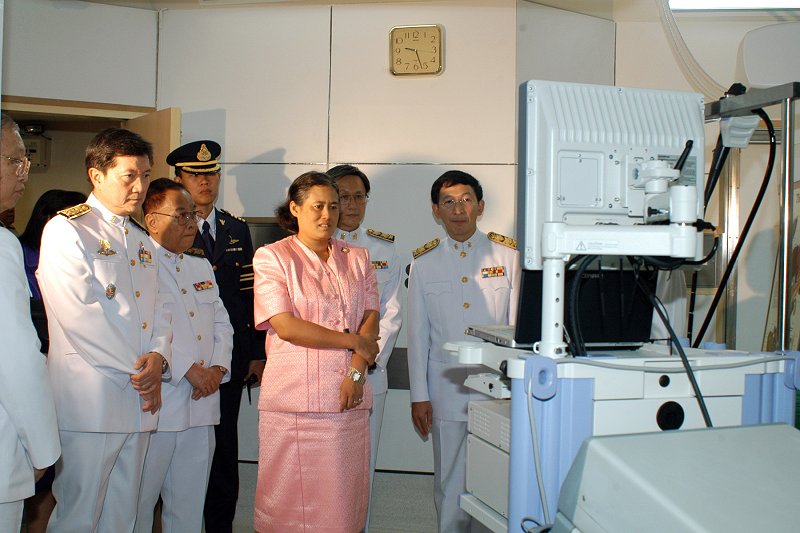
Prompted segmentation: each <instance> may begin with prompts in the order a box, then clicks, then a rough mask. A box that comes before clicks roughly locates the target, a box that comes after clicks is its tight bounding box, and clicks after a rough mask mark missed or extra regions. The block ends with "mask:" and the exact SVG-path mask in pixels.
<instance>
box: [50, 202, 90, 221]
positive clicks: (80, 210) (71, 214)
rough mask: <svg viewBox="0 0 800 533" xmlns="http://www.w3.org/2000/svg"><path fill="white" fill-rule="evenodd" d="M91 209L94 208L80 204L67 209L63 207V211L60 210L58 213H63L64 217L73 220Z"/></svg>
mask: <svg viewBox="0 0 800 533" xmlns="http://www.w3.org/2000/svg"><path fill="white" fill-rule="evenodd" d="M91 210H92V208H91V207H89V206H88V205H86V204H78V205H73V206H72V207H68V208H66V209H62V210H61V211H59V212H58V214H59V215H61V216H62V217H67V218H68V219H69V220H72V219H73V218H78V217H81V216H83V215H85V214H86V213H88V212H89V211H91Z"/></svg>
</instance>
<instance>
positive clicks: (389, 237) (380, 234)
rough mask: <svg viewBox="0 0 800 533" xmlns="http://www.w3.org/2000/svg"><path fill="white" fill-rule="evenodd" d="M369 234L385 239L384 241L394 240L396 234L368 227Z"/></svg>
mask: <svg viewBox="0 0 800 533" xmlns="http://www.w3.org/2000/svg"><path fill="white" fill-rule="evenodd" d="M367 235H370V236H372V237H377V238H378V239H383V240H384V241H389V242H394V235H392V234H391V233H383V232H382V231H376V230H374V229H368V230H367Z"/></svg>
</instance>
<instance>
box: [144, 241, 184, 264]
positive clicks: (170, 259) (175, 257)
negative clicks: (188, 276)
mask: <svg viewBox="0 0 800 533" xmlns="http://www.w3.org/2000/svg"><path fill="white" fill-rule="evenodd" d="M151 240H152V241H153V246H155V248H156V254H157V255H158V257H163V258H164V260H165V261H166V262H167V263H168V264H171V265H174V264H180V262H181V261H183V254H176V253H173V252H170V251H169V250H167V249H166V248H164V247H163V246H161V245H160V244H158V243H157V242H156V240H155V239H152V238H151Z"/></svg>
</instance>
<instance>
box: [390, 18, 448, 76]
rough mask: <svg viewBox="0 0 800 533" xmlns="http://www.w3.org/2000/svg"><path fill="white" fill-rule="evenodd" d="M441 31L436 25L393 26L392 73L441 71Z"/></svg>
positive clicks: (430, 72)
mask: <svg viewBox="0 0 800 533" xmlns="http://www.w3.org/2000/svg"><path fill="white" fill-rule="evenodd" d="M441 31H442V30H441V28H440V27H439V26H436V25H426V26H398V27H395V28H392V31H391V33H390V40H389V42H390V56H391V63H390V65H391V68H390V70H391V73H392V74H394V75H424V74H438V73H439V72H441V71H442V45H441V39H442V35H441Z"/></svg>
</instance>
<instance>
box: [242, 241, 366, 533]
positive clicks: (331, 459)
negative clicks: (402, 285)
mask: <svg viewBox="0 0 800 533" xmlns="http://www.w3.org/2000/svg"><path fill="white" fill-rule="evenodd" d="M253 270H254V273H255V283H254V291H255V306H254V307H255V323H256V328H257V329H261V330H266V331H267V339H266V351H267V363H266V368H265V370H264V375H263V378H262V386H261V392H260V399H259V439H260V445H259V476H258V484H257V487H256V505H255V515H254V522H255V528H256V530H257V531H260V532H267V531H312V530H313V531H328V532H331V533H333V532H341V533H349V532H356V531H360V530H361V529H362V528H363V527H364V521H365V518H366V510H367V503H368V497H369V409H370V407H371V405H372V396H371V390H370V388H369V382H367V384H366V385H365V387H364V402H363V403H362V404H361V405H359V406H358V407H357V408H354V409H351V410H348V411H345V412H341V413H340V412H339V387H340V385H341V383H342V380H343V379H344V376H345V374H346V372H347V370H348V368H349V367H350V359H351V357H352V353H351V352H350V351H349V350H339V349H313V348H305V347H302V346H296V345H294V344H291V343H289V342H286V341H284V340H282V339H281V338H280V337H278V335H277V334H276V333H275V331H274V330H273V329H272V328H271V327H270V324H269V319H270V318H272V317H273V316H275V315H277V314H280V313H287V312H288V313H292V314H294V316H296V317H298V318H301V319H303V320H307V321H309V322H314V323H316V324H319V325H321V326H324V327H326V328H329V329H333V330H337V331H344V330H349V331H350V332H353V333H355V332H357V331H358V328H359V326H360V324H361V322H362V320H363V317H364V313H365V312H366V311H367V310H376V311H377V310H378V309H379V299H378V289H377V281H376V277H375V271H374V267H373V266H372V264H371V263H370V260H369V254H368V252H367V250H366V249H365V248H360V247H355V246H350V245H348V244H347V243H345V242H343V241H339V240H336V239H331V253H330V256H329V258H328V261H326V262H323V261H322V260H321V259H320V258H319V257H318V256H317V255H316V254H315V253H314V252H313V251H311V250H310V249H309V248H308V247H306V246H305V245H304V244H303V243H302V242H300V240H298V239H297V237H296V236H290V237H287V238H285V239H283V240H281V241H278V242H276V243H273V244H270V245H268V246H264V247H261V248H259V249H258V250H257V251H256V254H255V257H254V259H253Z"/></svg>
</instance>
